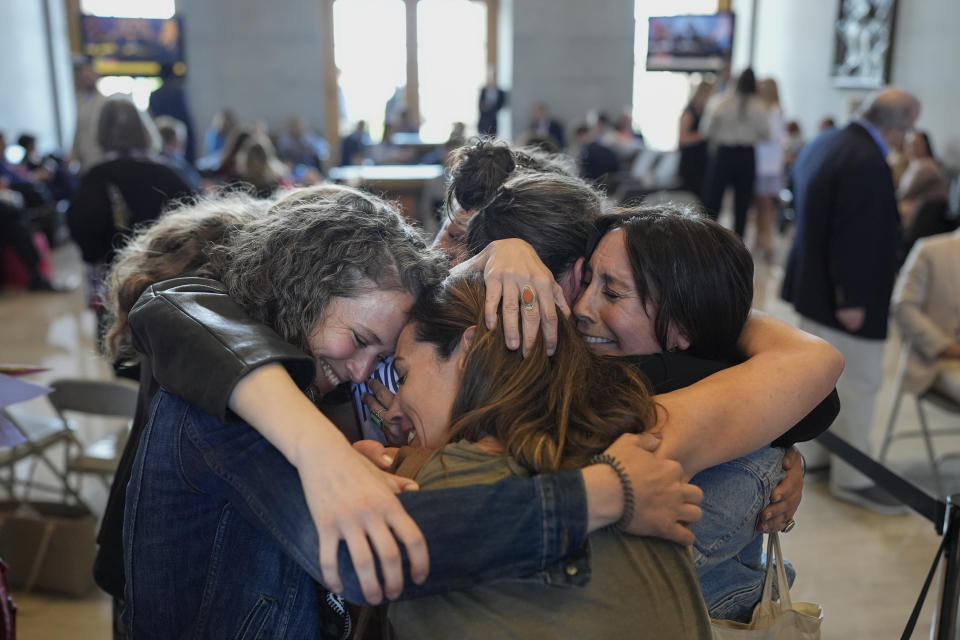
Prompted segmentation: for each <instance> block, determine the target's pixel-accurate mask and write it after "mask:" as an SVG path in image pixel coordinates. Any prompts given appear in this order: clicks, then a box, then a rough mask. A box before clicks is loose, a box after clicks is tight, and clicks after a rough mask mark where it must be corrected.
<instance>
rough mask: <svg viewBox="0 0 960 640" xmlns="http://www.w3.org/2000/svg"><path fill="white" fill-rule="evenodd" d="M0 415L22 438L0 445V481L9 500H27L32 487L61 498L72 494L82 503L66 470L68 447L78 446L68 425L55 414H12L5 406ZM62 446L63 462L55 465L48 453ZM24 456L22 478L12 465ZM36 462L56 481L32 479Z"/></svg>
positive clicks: (71, 496)
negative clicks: (2, 473) (1, 474)
mask: <svg viewBox="0 0 960 640" xmlns="http://www.w3.org/2000/svg"><path fill="white" fill-rule="evenodd" d="M0 417H2V418H4V419H6V420H7V421H8V422H9V423H10V424H12V425H13V427H14V428H15V429H16V431H17V432H19V434H20V436H21V437H22V438H23V441H22V442H20V443H18V444H14V445H13V446H8V447H3V448H0V469H5V470H6V477H5V478H4V479H3V481H2V484H3V486H4V488H6V490H7V493H8V494H9V496H10V499H11V500H15V501H28V500H29V499H30V491H31V490H32V489H35V488H36V489H40V490H43V491H48V492H52V493H60V494H62V496H63V500H64V501H67V499H68V498H73V499H74V501H76V503H77V504H79V505H83V506H86V504H85V503H84V502H83V500H82V499H81V498H80V495H79V493H78V492H77V491H75V490H74V489H73V488H72V487H71V486H70V482H69V479H68V474H67V469H66V467H67V460H68V459H69V456H70V452H71V449H73V448H79V443H78V441H77V440H76V437H75V435H74V434H73V431H72V429H71V428H70V425H68V424H66V423H64V422H62V421H61V420H57V419H56V418H40V417H36V416H15V415H14V414H12V413H10V412H8V411H7V410H6V409H0ZM61 445H62V447H63V452H64V453H63V456H64V464H63V465H60V466H58V465H57V464H56V463H55V462H54V461H53V459H52V458H51V456H50V453H51V451H52V450H53V449H55V448H56V447H57V446H61ZM24 460H27V461H29V462H30V467H29V471H28V472H27V475H26V478H24V479H21V478H18V477H17V473H16V469H15V466H16V465H17V463H19V462H21V461H24ZM38 463H40V464H42V465H43V466H44V467H46V468H47V469H49V471H50V473H51V474H52V475H53V477H54V478H55V480H57V481H59V485H57V486H52V485H47V484H44V483H40V482H37V481H36V480H34V475H35V472H36V468H37V464H38ZM18 486H22V487H23V488H24V493H23V495H22V496H18V495H17V487H18Z"/></svg>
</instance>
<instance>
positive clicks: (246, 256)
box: [105, 185, 447, 359]
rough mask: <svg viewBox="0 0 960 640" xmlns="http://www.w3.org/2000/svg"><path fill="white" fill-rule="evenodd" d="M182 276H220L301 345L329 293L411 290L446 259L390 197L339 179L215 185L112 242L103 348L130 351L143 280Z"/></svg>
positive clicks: (431, 277) (426, 283) (433, 278)
mask: <svg viewBox="0 0 960 640" xmlns="http://www.w3.org/2000/svg"><path fill="white" fill-rule="evenodd" d="M183 275H198V276H205V277H211V278H215V279H219V280H221V281H223V283H224V285H225V286H226V288H227V292H228V293H229V294H230V296H231V297H232V298H233V299H234V300H236V301H237V302H238V303H240V304H241V305H242V306H243V307H244V309H245V310H246V311H247V313H249V314H250V315H251V316H252V317H253V318H255V319H257V320H259V321H260V322H262V323H264V324H266V325H268V326H269V327H271V328H272V329H273V330H274V331H276V332H277V333H278V334H280V336H281V337H283V338H284V339H285V340H287V341H288V342H289V343H291V344H293V345H294V346H297V347H299V348H301V349H304V350H308V344H307V339H308V337H309V336H310V334H311V332H312V330H313V328H314V325H315V324H316V323H317V321H318V320H320V319H322V318H323V314H324V312H325V311H326V309H327V306H328V305H329V303H330V301H331V300H332V299H333V298H336V297H355V296H359V295H363V294H365V293H369V292H371V291H375V290H396V291H406V292H408V293H410V294H411V295H412V296H414V297H417V296H419V295H420V293H421V292H422V291H424V290H425V289H427V288H428V287H432V286H436V285H438V284H440V283H441V282H442V281H443V279H444V278H445V277H446V275H447V268H446V262H445V258H444V257H443V256H442V254H440V253H439V252H436V251H434V250H431V249H428V248H427V245H426V243H425V242H424V240H423V238H421V236H420V235H419V233H418V232H417V231H416V230H415V229H414V228H413V227H411V226H410V225H408V224H407V223H406V222H405V221H404V220H403V218H402V217H401V216H400V214H399V213H398V212H397V210H396V208H395V207H394V206H393V205H391V204H390V203H388V202H386V201H385V200H382V199H380V198H378V197H376V196H373V195H370V194H366V193H363V192H360V191H357V190H355V189H351V188H349V187H340V186H333V185H322V186H319V187H311V188H307V189H299V190H295V191H292V192H289V193H288V194H287V195H285V196H284V197H281V198H280V199H278V200H275V201H274V200H257V199H254V198H251V197H250V196H248V195H245V194H242V193H226V194H222V195H220V196H218V197H216V198H210V199H206V200H202V201H200V202H198V203H195V204H191V205H187V206H184V207H182V208H180V209H177V210H175V211H172V212H170V213H167V214H166V215H164V216H163V217H162V218H161V219H160V220H159V221H157V222H156V223H155V224H154V225H153V226H151V227H149V228H148V229H146V230H143V231H140V232H139V233H138V234H136V235H135V236H134V237H133V238H132V239H131V240H130V242H129V243H128V244H127V245H126V246H125V247H124V248H123V249H122V251H121V252H120V254H119V255H118V258H117V260H116V262H115V263H114V266H113V268H112V269H111V272H110V275H109V277H108V279H107V295H106V296H105V298H106V302H107V306H108V310H109V312H110V314H111V317H112V321H111V327H110V330H109V333H108V335H107V341H106V346H107V349H108V351H109V353H110V355H112V356H114V357H122V358H125V359H129V358H132V357H135V353H134V352H133V350H132V347H131V345H130V331H129V326H128V324H127V314H128V313H129V311H130V309H132V308H133V305H134V303H135V302H136V300H137V298H138V297H139V296H140V294H142V293H143V291H144V290H146V288H147V287H149V286H150V285H151V284H153V283H156V282H159V281H161V280H166V279H169V278H174V277H178V276H183Z"/></svg>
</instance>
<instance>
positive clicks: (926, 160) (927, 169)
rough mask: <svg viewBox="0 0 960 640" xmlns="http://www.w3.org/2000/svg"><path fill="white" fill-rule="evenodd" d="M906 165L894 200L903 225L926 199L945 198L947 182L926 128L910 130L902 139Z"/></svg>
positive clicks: (938, 199) (947, 187)
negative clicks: (923, 129)
mask: <svg viewBox="0 0 960 640" xmlns="http://www.w3.org/2000/svg"><path fill="white" fill-rule="evenodd" d="M905 148H906V157H907V167H906V169H904V171H903V174H902V175H901V176H900V182H899V183H898V185H897V203H898V206H899V208H900V220H901V222H902V223H903V226H904V227H909V226H910V225H911V223H912V222H913V218H914V215H915V214H916V212H917V210H918V209H919V208H920V206H922V205H923V204H924V203H925V202H934V201H946V199H947V193H948V191H949V189H950V185H949V183H948V181H947V176H946V174H945V173H944V172H943V169H942V168H941V167H940V163H938V162H937V160H936V157H935V156H934V155H933V144H932V143H931V141H930V134H929V133H927V132H926V131H913V132H911V133H910V134H909V135H907V139H906V142H905Z"/></svg>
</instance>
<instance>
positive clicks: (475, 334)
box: [96, 140, 843, 638]
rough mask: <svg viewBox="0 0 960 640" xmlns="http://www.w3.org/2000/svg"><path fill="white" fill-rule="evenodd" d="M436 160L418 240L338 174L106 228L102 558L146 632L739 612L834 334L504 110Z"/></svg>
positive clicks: (679, 219) (786, 490)
mask: <svg viewBox="0 0 960 640" xmlns="http://www.w3.org/2000/svg"><path fill="white" fill-rule="evenodd" d="M450 178H451V179H450V184H449V189H448V194H447V199H446V207H445V208H446V216H445V223H444V226H443V228H442V229H441V231H440V232H439V234H438V236H437V238H436V239H435V240H434V242H433V245H432V246H430V245H428V244H427V243H426V242H425V241H424V240H423V238H422V236H421V234H420V232H419V231H418V230H417V229H415V228H413V227H411V226H410V225H409V224H408V223H407V222H406V221H405V220H404V218H403V217H402V216H401V215H400V214H399V213H398V211H397V209H396V208H395V206H394V205H392V204H391V203H389V202H386V201H384V200H382V199H380V198H378V197H375V196H373V195H370V194H367V193H363V192H361V191H357V190H355V189H351V188H347V187H342V186H332V185H324V186H318V187H313V188H309V189H303V190H296V191H291V192H288V193H285V194H281V195H280V196H279V197H276V198H274V199H270V200H257V199H252V198H250V197H248V196H244V195H238V194H233V195H230V194H226V195H221V196H219V197H217V198H213V199H209V200H204V201H200V202H194V203H190V204H187V205H184V206H182V207H180V208H179V209H177V210H174V211H171V212H169V213H167V214H166V215H165V216H164V217H163V218H161V219H160V220H159V221H158V222H157V223H155V224H154V225H152V226H151V227H149V228H147V229H144V230H142V231H139V232H138V233H136V234H135V235H134V236H133V237H132V238H131V239H130V240H129V241H128V243H127V244H126V245H125V247H124V248H123V249H122V250H121V251H120V253H119V255H118V258H117V260H116V261H115V263H114V265H113V268H112V272H111V274H110V277H109V282H108V299H109V306H110V310H111V313H112V326H111V328H110V331H109V334H108V340H107V343H108V347H109V349H110V352H111V355H112V356H113V357H115V358H119V359H121V360H123V361H125V362H133V361H137V360H139V362H140V366H141V396H140V405H139V407H138V411H137V417H136V420H135V423H134V428H133V431H132V434H131V437H130V440H129V443H128V445H127V449H126V450H125V452H124V456H123V460H122V461H121V465H120V469H119V470H118V473H117V476H116V480H115V482H114V486H113V489H112V491H111V496H110V502H109V505H108V509H107V513H106V515H105V517H104V522H103V525H102V529H101V532H100V538H99V542H100V552H99V555H98V559H97V566H96V575H97V579H98V582H99V583H100V585H101V586H102V587H104V588H105V589H106V590H107V591H108V592H110V593H111V594H112V595H113V596H114V597H115V598H116V600H117V603H118V610H119V611H120V612H121V617H122V622H123V624H124V625H125V626H126V628H127V629H128V630H129V632H130V633H131V634H132V636H133V637H136V638H152V637H158V638H159V637H164V638H167V637H191V638H194V637H195V638H201V637H202V638H228V637H229V638H314V637H323V638H348V637H388V636H389V637H397V638H607V637H628V636H629V637H651V638H709V637H710V626H709V618H710V617H711V616H712V617H715V618H727V619H740V620H743V619H748V618H749V616H750V613H751V611H752V609H753V607H754V606H755V605H756V604H757V602H758V601H759V599H760V593H761V588H762V583H763V576H764V572H763V560H762V558H761V536H762V532H764V531H768V532H769V531H776V530H779V529H781V528H783V527H784V526H785V525H786V523H787V522H788V521H790V520H791V519H792V517H793V514H794V512H795V511H796V508H797V506H798V505H799V501H800V496H801V490H802V475H801V464H800V458H799V454H798V453H796V450H795V449H792V448H791V447H792V445H793V444H794V443H795V442H798V441H801V440H807V439H810V438H813V437H815V436H816V435H818V434H819V433H821V432H822V431H823V430H825V429H826V428H827V427H828V426H829V424H830V422H831V421H832V420H833V418H834V417H835V415H836V412H837V410H838V403H837V400H836V395H835V392H833V388H834V385H835V383H836V380H837V378H838V377H839V375H840V372H841V370H842V367H843V361H842V358H841V356H840V355H839V354H838V353H837V352H836V351H835V350H834V349H832V348H831V347H830V346H829V345H827V344H826V343H824V342H822V341H820V340H818V339H816V338H813V337H811V336H809V335H807V334H805V333H802V332H799V331H797V330H795V329H792V328H790V327H788V326H786V325H784V324H782V323H780V322H778V321H776V320H773V319H771V318H769V317H766V316H763V315H761V314H757V313H751V311H750V304H751V300H752V297H753V263H752V261H751V258H750V255H749V253H748V252H747V251H746V249H745V248H744V246H743V244H742V243H741V241H740V240H739V239H738V238H737V237H736V236H735V235H733V234H732V233H730V232H728V231H726V230H725V229H723V228H722V227H720V226H719V225H717V224H716V223H715V222H712V221H711V220H709V219H708V218H705V217H702V216H700V215H698V213H697V212H696V211H690V210H687V209H684V208H680V207H676V206H673V205H664V206H657V207H635V208H628V209H621V210H614V211H607V210H606V209H605V205H604V200H603V196H602V194H600V193H598V192H597V191H596V190H595V189H594V188H592V187H591V186H589V185H588V184H586V183H585V182H583V181H582V180H580V179H579V178H577V177H575V176H574V174H573V170H572V167H570V166H568V165H567V164H565V163H564V161H563V160H561V159H558V158H555V157H550V156H546V155H544V154H542V153H540V152H537V151H533V150H527V149H513V148H510V147H508V146H507V145H505V144H503V143H498V142H492V141H487V140H479V141H474V142H473V143H472V144H470V145H469V146H466V147H463V148H461V149H460V150H458V151H457V152H456V159H455V162H454V163H453V168H452V170H451V176H450ZM372 374H373V375H372ZM371 375H372V377H371ZM351 443H353V444H351ZM424 449H425V450H427V453H424V452H423V450H424ZM385 601H389V605H387V606H386V607H385V609H384V607H382V606H381V607H380V608H379V609H376V610H374V609H372V608H371V606H370V605H377V604H381V603H383V602H385ZM360 605H367V606H366V607H361V606H360ZM358 626H359V627H362V628H360V629H358Z"/></svg>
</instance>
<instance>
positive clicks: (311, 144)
mask: <svg viewBox="0 0 960 640" xmlns="http://www.w3.org/2000/svg"><path fill="white" fill-rule="evenodd" d="M277 155H278V156H279V157H280V159H281V160H283V161H284V162H286V163H287V164H289V165H290V166H292V167H297V166H298V165H303V166H305V167H309V168H312V169H316V170H317V171H321V172H322V171H323V166H324V163H325V162H326V161H327V159H328V158H329V157H330V147H329V145H327V141H326V140H324V139H323V136H321V135H319V134H317V133H314V132H313V131H311V130H310V125H309V124H307V121H306V119H305V118H304V117H303V116H290V120H288V121H287V130H286V131H285V132H284V133H283V134H281V136H280V138H278V139H277Z"/></svg>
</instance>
